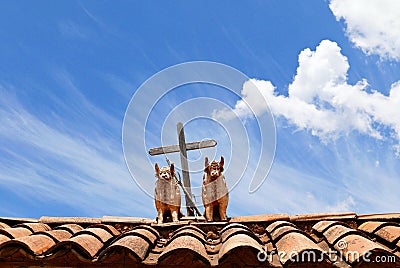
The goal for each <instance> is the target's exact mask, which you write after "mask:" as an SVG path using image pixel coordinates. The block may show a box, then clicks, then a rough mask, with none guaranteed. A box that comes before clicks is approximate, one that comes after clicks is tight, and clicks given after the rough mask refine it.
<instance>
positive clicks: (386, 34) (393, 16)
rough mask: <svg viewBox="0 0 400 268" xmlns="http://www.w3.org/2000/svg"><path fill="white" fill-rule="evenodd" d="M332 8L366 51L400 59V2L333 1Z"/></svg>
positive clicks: (357, 43)
mask: <svg viewBox="0 0 400 268" xmlns="http://www.w3.org/2000/svg"><path fill="white" fill-rule="evenodd" d="M329 7H330V9H331V10H332V12H333V14H334V15H335V16H336V19H337V20H341V19H343V20H344V22H345V24H346V33H347V34H348V36H349V39H350V41H351V42H353V43H354V44H355V45H356V46H357V47H359V48H361V49H362V50H363V51H364V53H366V54H368V55H370V54H378V55H379V56H381V57H382V58H384V59H393V60H397V61H398V60H400V1H398V0H370V1H365V0H353V1H345V0H332V1H331V2H330V4H329Z"/></svg>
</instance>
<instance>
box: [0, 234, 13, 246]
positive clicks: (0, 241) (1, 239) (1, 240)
mask: <svg viewBox="0 0 400 268" xmlns="http://www.w3.org/2000/svg"><path fill="white" fill-rule="evenodd" d="M10 239H11V238H9V237H8V236H6V235H2V234H0V244H3V243H4V242H6V241H8V240H10Z"/></svg>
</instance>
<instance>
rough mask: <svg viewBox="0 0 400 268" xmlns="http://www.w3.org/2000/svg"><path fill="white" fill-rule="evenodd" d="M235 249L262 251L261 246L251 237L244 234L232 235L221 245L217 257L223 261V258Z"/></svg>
mask: <svg viewBox="0 0 400 268" xmlns="http://www.w3.org/2000/svg"><path fill="white" fill-rule="evenodd" d="M237 248H251V250H253V251H256V252H259V251H263V247H262V245H260V244H259V242H258V241H257V240H255V239H254V238H253V237H252V236H249V235H247V234H244V233H239V234H234V235H233V236H230V237H229V238H228V239H227V240H226V241H225V242H224V243H223V244H222V247H221V249H220V250H219V253H218V255H219V256H218V257H219V259H220V260H223V259H224V257H225V256H226V255H227V254H229V253H230V252H231V251H233V250H235V249H237Z"/></svg>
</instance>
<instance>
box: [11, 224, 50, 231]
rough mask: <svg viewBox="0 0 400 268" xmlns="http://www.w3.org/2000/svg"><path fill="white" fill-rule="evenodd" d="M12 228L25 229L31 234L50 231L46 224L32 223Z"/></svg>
mask: <svg viewBox="0 0 400 268" xmlns="http://www.w3.org/2000/svg"><path fill="white" fill-rule="evenodd" d="M14 227H23V228H27V229H29V230H30V231H31V232H32V233H36V232H45V231H50V230H51V228H50V226H48V225H47V224H44V223H32V222H29V223H22V224H18V225H15V226H14Z"/></svg>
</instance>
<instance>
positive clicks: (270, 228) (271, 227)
mask: <svg viewBox="0 0 400 268" xmlns="http://www.w3.org/2000/svg"><path fill="white" fill-rule="evenodd" d="M282 226H292V227H296V225H294V224H293V223H291V222H288V221H276V222H274V223H271V224H270V225H268V227H267V228H266V231H267V232H268V233H271V232H273V231H275V229H277V228H279V227H282Z"/></svg>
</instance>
